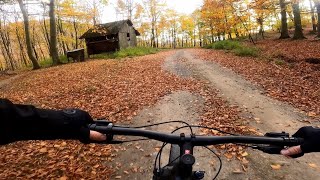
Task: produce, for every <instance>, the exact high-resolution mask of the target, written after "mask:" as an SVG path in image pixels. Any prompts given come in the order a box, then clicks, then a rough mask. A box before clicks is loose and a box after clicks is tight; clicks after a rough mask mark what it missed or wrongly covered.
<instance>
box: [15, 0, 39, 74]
mask: <svg viewBox="0 0 320 180" xmlns="http://www.w3.org/2000/svg"><path fill="white" fill-rule="evenodd" d="M17 1H18V3H19V7H20V9H21V13H22V16H23V23H24V32H25V38H26V46H27V52H28V57H29V59H30V60H31V62H32V66H33V69H40V65H39V63H38V61H37V59H36V57H35V55H34V52H33V51H32V44H31V39H30V29H29V28H30V26H29V17H28V13H27V11H26V9H25V5H24V4H23V1H22V0H17Z"/></svg>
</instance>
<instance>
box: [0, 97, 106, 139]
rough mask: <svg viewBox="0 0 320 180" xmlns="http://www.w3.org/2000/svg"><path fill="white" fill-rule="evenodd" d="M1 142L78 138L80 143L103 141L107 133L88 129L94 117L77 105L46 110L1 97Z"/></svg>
mask: <svg viewBox="0 0 320 180" xmlns="http://www.w3.org/2000/svg"><path fill="white" fill-rule="evenodd" d="M0 117H1V118H0V144H7V143H10V142H14V141H19V140H49V139H51V140H53V139H78V140H80V141H81V142H83V143H88V142H90V141H91V140H93V141H103V140H105V139H106V136H105V135H103V134H101V133H98V132H95V131H90V129H89V128H88V127H87V125H88V124H89V123H92V122H93V120H92V118H91V116H90V115H89V113H87V112H85V111H82V110H79V109H68V110H49V109H39V108H35V107H34V106H32V105H22V104H13V103H12V102H11V101H9V100H7V99H0Z"/></svg>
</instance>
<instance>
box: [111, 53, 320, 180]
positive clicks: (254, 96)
mask: <svg viewBox="0 0 320 180" xmlns="http://www.w3.org/2000/svg"><path fill="white" fill-rule="evenodd" d="M163 69H164V70H166V71H169V72H170V73H174V74H176V75H177V76H180V77H181V78H195V79H198V80H202V81H206V82H207V84H209V85H210V86H212V87H213V88H215V89H217V90H218V92H219V96H221V97H222V98H223V99H225V100H227V101H228V102H229V103H230V104H235V105H238V106H239V107H240V108H241V110H242V114H241V116H243V117H244V118H251V119H253V117H254V118H256V120H252V121H250V126H253V127H255V128H257V129H258V130H259V132H261V133H265V132H281V131H286V132H289V133H291V134H292V133H294V132H295V131H296V130H297V129H298V128H299V127H301V126H305V125H308V124H305V123H303V122H302V120H303V119H305V118H306V117H303V115H301V114H299V111H298V110H297V109H294V108H293V107H291V106H289V105H288V104H286V103H282V102H279V101H276V100H274V99H271V98H269V97H267V96H265V95H263V93H262V91H263V90H261V89H259V88H258V87H256V86H254V85H252V84H251V83H250V82H248V81H246V80H244V78H242V77H241V76H239V75H237V74H235V73H234V72H232V71H231V70H228V69H226V68H224V67H222V66H220V65H218V64H216V63H212V62H207V61H203V60H201V59H196V58H195V57H194V56H193V50H178V51H176V52H175V53H174V55H172V56H170V57H168V58H167V59H166V61H165V63H164V64H163ZM203 102H204V100H203V99H202V98H201V96H197V95H195V94H192V93H190V92H188V91H178V92H174V93H172V94H170V95H167V96H165V97H164V98H162V100H161V101H159V102H158V103H157V104H156V105H155V106H154V107H150V108H145V109H144V110H142V111H141V112H140V113H139V114H138V115H137V116H136V117H135V119H136V120H137V121H133V122H134V125H142V124H146V123H159V122H163V121H169V120H184V121H186V122H189V123H191V124H197V123H198V119H199V114H201V112H202V107H203ZM131 125H132V124H131ZM174 127H175V126H161V127H158V128H148V129H153V130H159V131H166V132H169V131H171V130H173V129H174ZM160 145H161V144H159V143H156V142H150V141H147V142H139V143H131V144H128V145H127V146H125V147H123V146H119V151H121V153H118V157H117V158H116V160H117V163H116V164H115V166H117V168H118V169H119V170H118V171H117V172H116V173H115V174H114V175H113V177H112V178H121V179H151V177H152V170H153V169H152V167H153V160H154V158H155V155H156V150H157V149H158V148H159V146H160ZM247 151H248V153H249V156H248V158H247V159H248V160H249V168H248V171H247V172H242V173H236V172H235V171H236V170H237V169H239V167H241V164H240V163H239V161H238V160H231V161H229V160H227V159H226V158H225V157H222V160H223V167H222V172H221V174H220V175H219V177H218V179H244V180H245V179H288V180H289V179H301V180H310V179H320V169H319V168H318V167H317V166H315V165H314V164H317V163H318V162H319V160H320V155H319V154H308V155H305V156H304V157H302V158H299V159H288V158H285V157H282V156H278V155H268V154H264V153H261V152H258V151H255V150H250V149H248V150H247ZM167 154H168V153H167V152H165V153H164V156H166V155H167ZM195 154H196V157H197V162H196V164H195V169H199V170H205V171H206V172H207V173H206V178H205V179H212V177H213V176H214V175H215V171H214V169H215V170H217V168H218V161H217V160H214V159H215V158H214V157H213V156H211V155H210V153H209V152H207V151H206V150H201V149H200V150H197V151H196V152H195ZM165 161H167V160H164V161H163V162H165ZM212 162H213V163H212ZM212 164H214V166H215V167H213V166H212ZM272 164H280V165H281V168H280V169H278V170H274V169H272V168H271V166H270V165H272ZM130 169H131V170H133V171H136V172H140V173H128V171H129V170H130ZM123 172H124V173H123Z"/></svg>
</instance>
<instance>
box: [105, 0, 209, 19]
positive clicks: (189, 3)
mask: <svg viewBox="0 0 320 180" xmlns="http://www.w3.org/2000/svg"><path fill="white" fill-rule="evenodd" d="M141 1H142V0H134V2H141ZM165 1H166V2H167V5H168V7H169V8H172V9H175V10H176V11H178V12H179V13H184V14H191V13H192V12H193V11H194V10H196V9H197V8H199V7H200V6H201V4H202V2H203V0H165ZM114 4H116V0H110V4H109V5H108V7H106V8H104V9H103V11H102V14H103V16H102V19H101V22H102V23H106V22H111V21H116V20H118V19H119V18H120V19H121V17H118V19H117V16H116V12H115V8H114Z"/></svg>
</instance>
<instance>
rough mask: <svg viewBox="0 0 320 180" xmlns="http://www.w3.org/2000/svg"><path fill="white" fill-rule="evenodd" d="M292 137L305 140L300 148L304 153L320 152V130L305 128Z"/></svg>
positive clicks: (310, 127)
mask: <svg viewBox="0 0 320 180" xmlns="http://www.w3.org/2000/svg"><path fill="white" fill-rule="evenodd" d="M292 136H293V137H299V138H303V139H304V143H303V144H302V145H301V146H300V147H301V150H302V152H303V153H310V152H320V128H314V127H312V126H305V127H302V128H300V129H299V130H298V131H297V132H296V133H295V134H294V135H292Z"/></svg>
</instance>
